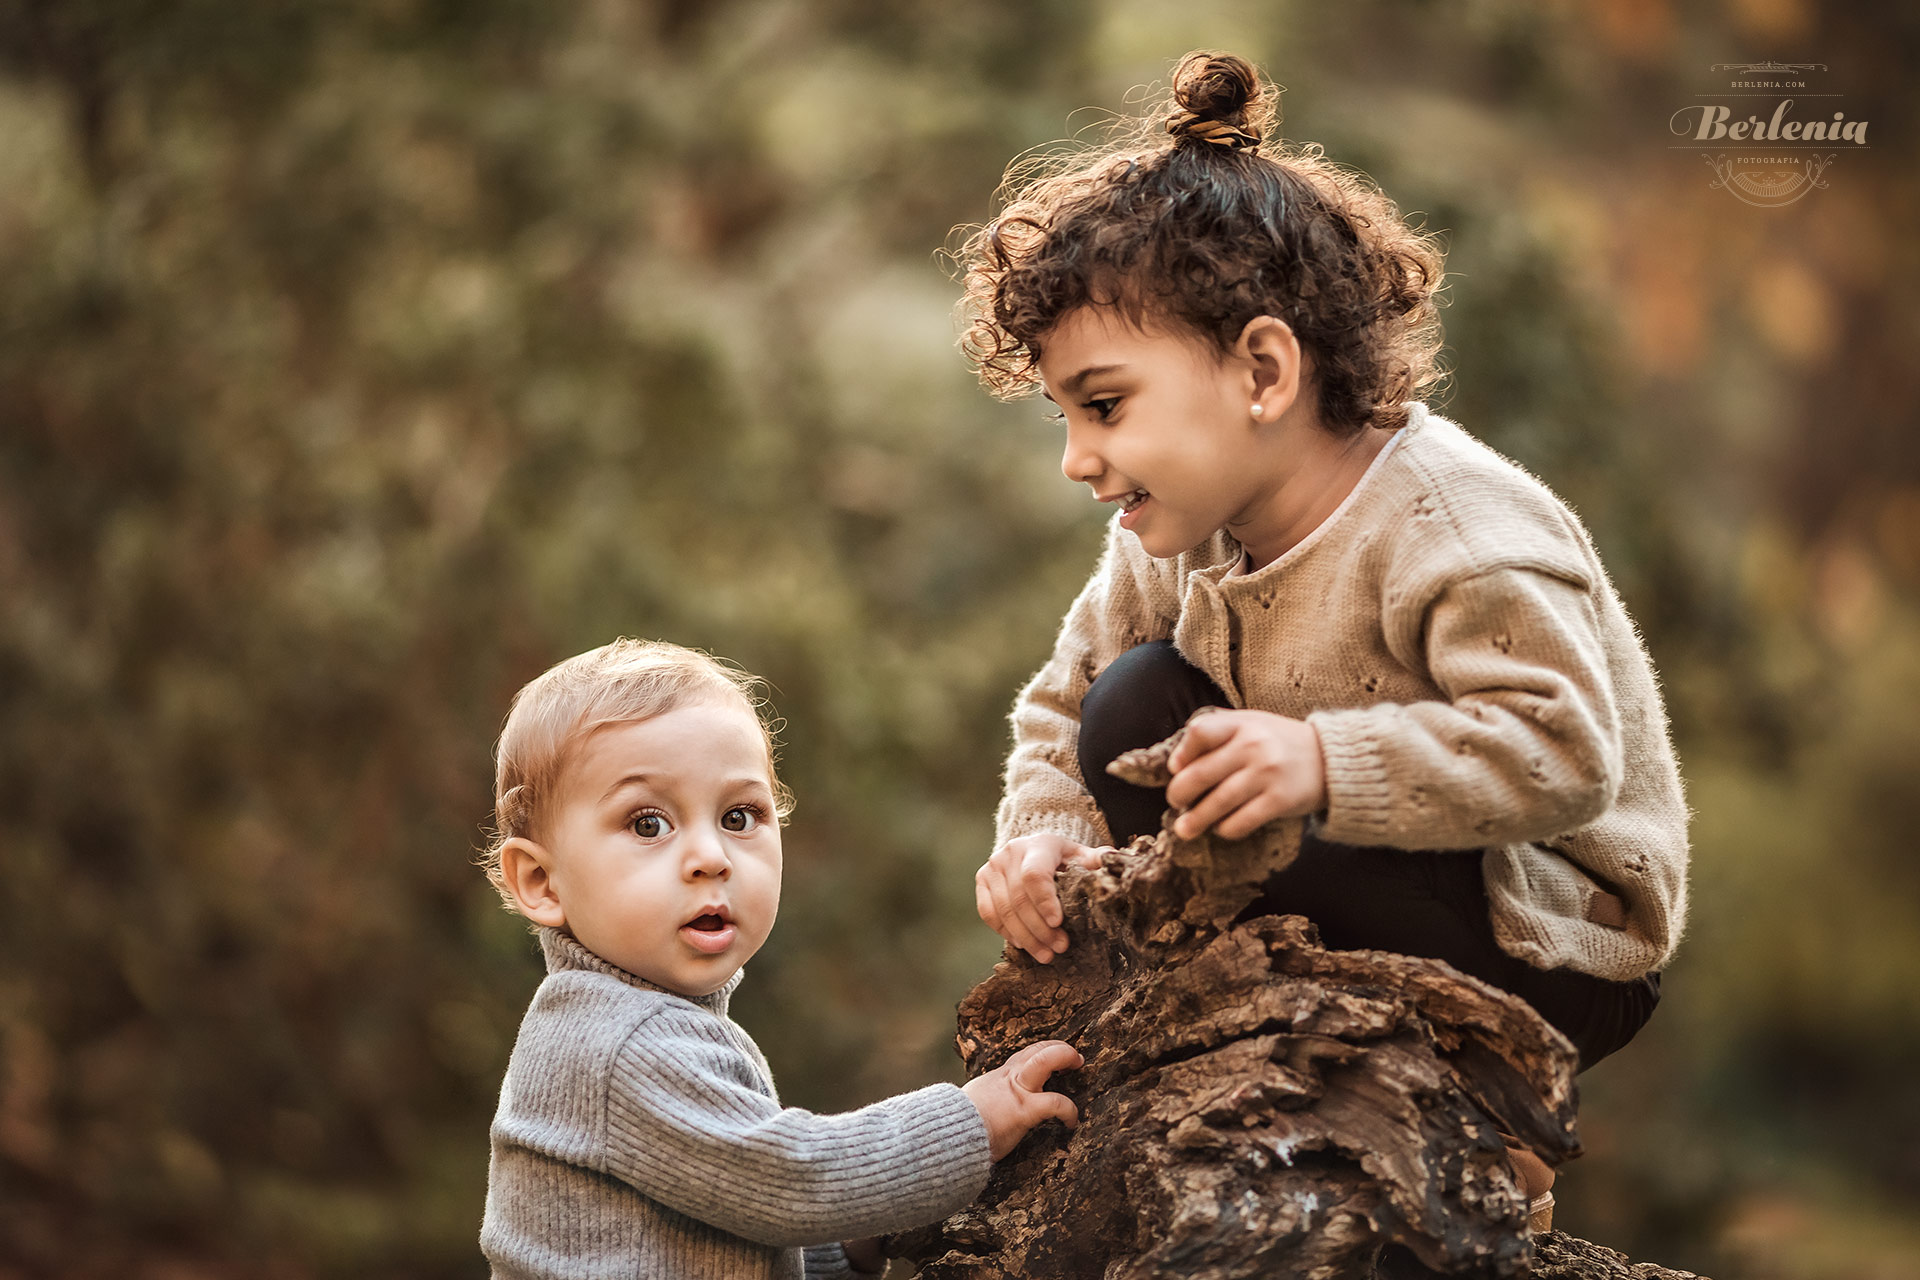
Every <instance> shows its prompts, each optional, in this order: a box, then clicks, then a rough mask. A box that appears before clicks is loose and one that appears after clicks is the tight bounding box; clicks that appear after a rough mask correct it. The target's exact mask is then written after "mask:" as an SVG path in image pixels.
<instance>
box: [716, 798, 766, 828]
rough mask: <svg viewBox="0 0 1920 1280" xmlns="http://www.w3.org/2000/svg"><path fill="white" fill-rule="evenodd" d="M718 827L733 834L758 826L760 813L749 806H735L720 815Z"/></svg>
mask: <svg viewBox="0 0 1920 1280" xmlns="http://www.w3.org/2000/svg"><path fill="white" fill-rule="evenodd" d="M720 825H721V826H722V827H723V828H725V829H726V830H728V831H732V832H734V833H735V834H739V833H741V832H746V831H751V830H753V829H754V828H755V827H757V826H759V825H760V811H759V810H758V809H756V808H754V807H753V806H752V805H750V804H743V805H737V806H735V807H734V808H731V809H729V810H727V811H726V812H725V813H723V814H721V815H720Z"/></svg>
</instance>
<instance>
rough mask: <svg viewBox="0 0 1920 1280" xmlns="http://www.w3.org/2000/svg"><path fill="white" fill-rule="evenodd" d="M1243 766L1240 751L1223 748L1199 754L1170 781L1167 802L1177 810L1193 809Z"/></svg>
mask: <svg viewBox="0 0 1920 1280" xmlns="http://www.w3.org/2000/svg"><path fill="white" fill-rule="evenodd" d="M1239 767H1240V753H1239V752H1238V751H1235V750H1233V749H1232V748H1231V747H1221V748H1219V749H1217V750H1214V751H1209V752H1208V753H1207V754H1205V755H1203V756H1198V757H1196V758H1195V759H1194V760H1193V761H1192V762H1191V763H1189V764H1187V765H1186V766H1185V767H1184V768H1182V769H1181V770H1180V771H1179V772H1178V773H1175V774H1174V775H1173V781H1172V782H1169V783H1168V784H1167V803H1168V804H1170V805H1172V806H1173V807H1174V808H1176V809H1191V808H1192V807H1193V806H1194V805H1195V804H1197V803H1198V802H1199V800H1200V797H1202V796H1204V795H1206V794H1207V792H1209V791H1211V790H1213V788H1214V787H1216V786H1218V785H1219V784H1220V783H1221V781H1223V780H1224V779H1225V778H1227V777H1228V776H1229V775H1231V774H1232V773H1233V771H1234V770H1235V769H1238V768H1239Z"/></svg>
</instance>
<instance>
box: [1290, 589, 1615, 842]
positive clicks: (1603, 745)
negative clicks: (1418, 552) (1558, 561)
mask: <svg viewBox="0 0 1920 1280" xmlns="http://www.w3.org/2000/svg"><path fill="white" fill-rule="evenodd" d="M1424 618H1425V626H1424V628H1418V627H1417V626H1416V627H1415V628H1414V633H1413V636H1412V638H1411V639H1410V640H1409V643H1410V644H1418V645H1419V646H1420V648H1421V649H1422V650H1423V652H1421V653H1418V654H1409V655H1407V656H1408V657H1409V658H1410V659H1411V660H1413V661H1423V662H1424V664H1425V667H1426V669H1427V671H1428V673H1429V676H1430V678H1431V680H1432V682H1433V683H1434V684H1435V685H1436V686H1438V687H1439V689H1440V690H1441V692H1442V693H1443V694H1444V695H1445V699H1446V700H1445V701H1432V702H1415V703H1409V704H1404V705H1403V704H1395V703H1382V704H1379V705H1376V706H1371V707H1363V708H1358V709H1352V710H1343V711H1321V712H1315V713H1314V714H1312V715H1310V716H1308V717H1307V719H1308V722H1309V723H1311V724H1312V725H1313V726H1314V728H1315V729H1316V730H1318V732H1319V735H1320V745H1321V752H1322V755H1323V756H1324V758H1325V761H1326V776H1327V800H1328V804H1327V811H1326V815H1325V817H1324V819H1323V820H1322V824H1321V825H1322V834H1324V835H1325V836H1326V838H1327V839H1329V840H1333V841H1337V842H1339V843H1342V844H1354V845H1389V846H1394V847H1398V848H1412V849H1477V848H1482V847H1485V846H1489V845H1498V844H1515V843H1526V842H1529V841H1535V840H1545V839H1549V838H1552V837H1554V836H1558V835H1562V834H1564V833H1566V832H1569V831H1573V830H1575V829H1577V828H1579V827H1581V826H1584V825H1585V824H1587V823H1589V822H1591V821H1593V820H1594V819H1595V818H1597V817H1599V816H1600V815H1601V814H1602V813H1605V812H1606V811H1607V809H1608V807H1609V806H1610V805H1612V803H1613V800H1614V796H1615V794H1616V793H1617V792H1618V790H1619V787H1620V779H1621V773H1622V748H1621V732H1620V723H1619V717H1618V713H1617V710H1616V708H1615V705H1614V698H1613V689H1612V684H1611V680H1610V678H1609V674H1608V668H1607V659H1606V651H1605V648H1604V646H1603V644H1602V641H1601V638H1600V633H1599V623H1598V620H1597V618H1596V616H1595V611H1594V605H1593V600H1592V597H1591V595H1590V593H1589V591H1588V588H1587V586H1586V585H1585V584H1584V583H1576V582H1573V581H1569V580H1568V579H1567V578H1565V577H1562V576H1559V575H1556V574H1552V573H1547V572H1543V571H1541V570H1538V569H1534V568H1525V567H1505V568H1499V569H1494V570H1491V571H1488V572H1484V573H1480V574H1476V575H1473V576H1469V577H1465V578H1463V579H1461V580H1458V581H1455V582H1453V583H1452V584H1450V585H1449V586H1447V587H1446V588H1445V589H1444V590H1442V591H1440V593H1439V594H1438V595H1437V597H1436V598H1434V599H1433V600H1432V602H1431V604H1430V605H1429V606H1428V607H1427V608H1426V610H1425V611H1424Z"/></svg>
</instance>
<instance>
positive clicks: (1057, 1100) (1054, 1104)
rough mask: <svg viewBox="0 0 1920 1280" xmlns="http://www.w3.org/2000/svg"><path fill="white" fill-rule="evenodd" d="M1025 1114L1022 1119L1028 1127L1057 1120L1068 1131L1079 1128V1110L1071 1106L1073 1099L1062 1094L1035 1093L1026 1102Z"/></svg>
mask: <svg viewBox="0 0 1920 1280" xmlns="http://www.w3.org/2000/svg"><path fill="white" fill-rule="evenodd" d="M1025 1110H1026V1114H1025V1115H1024V1116H1023V1117H1022V1119H1024V1120H1026V1121H1027V1122H1028V1125H1029V1127H1033V1126H1037V1125H1040V1124H1044V1123H1045V1122H1047V1121H1048V1120H1058V1121H1059V1122H1060V1123H1061V1124H1064V1125H1065V1126H1067V1128H1069V1129H1078V1128H1079V1127H1080V1108H1078V1107H1076V1106H1074V1105H1073V1099H1072V1098H1069V1097H1068V1096H1067V1095H1066V1094H1064V1093H1036V1094H1034V1095H1033V1097H1032V1098H1031V1099H1029V1100H1028V1103H1027V1106H1026V1109H1025Z"/></svg>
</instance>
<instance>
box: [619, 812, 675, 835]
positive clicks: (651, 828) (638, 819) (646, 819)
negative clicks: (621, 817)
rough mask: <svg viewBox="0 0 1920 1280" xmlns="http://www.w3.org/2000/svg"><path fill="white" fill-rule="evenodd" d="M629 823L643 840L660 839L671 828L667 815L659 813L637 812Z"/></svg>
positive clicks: (634, 832)
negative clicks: (668, 824)
mask: <svg viewBox="0 0 1920 1280" xmlns="http://www.w3.org/2000/svg"><path fill="white" fill-rule="evenodd" d="M627 825H628V826H629V827H632V828H633V834H635V835H637V836H639V837H640V838H641V839H642V840H658V839H659V838H660V837H661V836H663V835H665V834H667V832H668V830H669V828H668V826H667V820H666V817H665V816H664V815H662V814H658V813H636V814H634V815H633V820H632V821H631V822H629V823H627Z"/></svg>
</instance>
